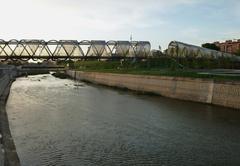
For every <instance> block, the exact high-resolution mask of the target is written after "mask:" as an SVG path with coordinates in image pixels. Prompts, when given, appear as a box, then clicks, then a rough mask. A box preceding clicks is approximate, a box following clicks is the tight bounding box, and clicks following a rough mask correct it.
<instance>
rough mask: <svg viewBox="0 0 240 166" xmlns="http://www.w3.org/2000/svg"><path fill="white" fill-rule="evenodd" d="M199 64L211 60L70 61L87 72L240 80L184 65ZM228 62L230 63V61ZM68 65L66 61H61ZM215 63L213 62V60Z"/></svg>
mask: <svg viewBox="0 0 240 166" xmlns="http://www.w3.org/2000/svg"><path fill="white" fill-rule="evenodd" d="M185 63H188V64H189V65H194V64H198V65H199V66H200V68H202V67H203V66H207V64H209V63H210V61H203V60H202V61H199V63H197V62H196V61H186V62H184V63H181V64H180V63H179V61H178V60H174V59H171V58H161V59H148V60H143V61H137V60H132V61H127V60H126V61H76V62H72V61H70V62H68V65H69V68H70V69H73V70H80V71H86V72H104V73H119V74H136V75H153V76H173V77H190V78H206V79H214V80H228V81H234V80H238V81H239V80H240V77H238V76H222V75H213V74H212V75H211V74H199V72H198V71H196V70H194V69H195V68H189V67H186V65H182V64H185ZM226 63H229V62H228V61H227V62H226ZM59 64H61V65H63V64H65V65H66V62H59ZM211 65H213V62H211ZM217 65H219V64H217ZM195 66H196V65H195Z"/></svg>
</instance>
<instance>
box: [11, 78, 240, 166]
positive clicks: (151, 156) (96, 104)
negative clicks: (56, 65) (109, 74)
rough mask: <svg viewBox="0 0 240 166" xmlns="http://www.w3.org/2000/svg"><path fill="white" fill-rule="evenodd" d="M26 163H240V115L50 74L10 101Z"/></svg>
mask: <svg viewBox="0 0 240 166" xmlns="http://www.w3.org/2000/svg"><path fill="white" fill-rule="evenodd" d="M7 111H8V115H9V121H10V128H11V132H12V135H13V137H14V140H15V143H16V147H17V152H18V154H19V157H20V160H21V163H22V165H24V166H29V165H34V166H35V165H36V166H38V165H39V166H42V165H239V164H240V161H239V155H240V144H239V140H240V113H239V112H237V111H234V110H231V109H226V108H222V107H215V106H210V105H204V104H199V103H190V102H182V101H178V100H171V99H167V98H162V97H156V96H146V95H136V94H134V93H132V92H124V91H117V90H113V89H110V88H106V87H101V86H92V85H88V84H85V83H81V82H74V81H72V80H60V79H57V78H54V77H52V76H51V75H38V76H31V77H28V78H19V79H17V81H16V82H15V83H14V84H13V86H12V89H11V94H10V96H9V100H8V103H7Z"/></svg>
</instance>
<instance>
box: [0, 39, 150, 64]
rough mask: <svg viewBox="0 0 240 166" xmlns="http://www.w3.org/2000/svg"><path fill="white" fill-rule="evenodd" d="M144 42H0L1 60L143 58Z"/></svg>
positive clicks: (146, 49) (146, 47)
mask: <svg viewBox="0 0 240 166" xmlns="http://www.w3.org/2000/svg"><path fill="white" fill-rule="evenodd" d="M150 50H151V44H150V42H148V41H107V42H106V41H104V40H83V41H80V42H79V41H77V40H59V41H58V40H49V41H44V40H19V41H18V40H16V39H13V40H9V41H5V40H0V59H1V60H9V59H10V60H23V61H28V60H30V59H32V60H38V59H46V60H49V59H51V60H57V59H64V60H67V59H88V58H89V59H90V58H101V59H104V58H106V59H108V58H134V57H137V58H146V57H148V56H150Z"/></svg>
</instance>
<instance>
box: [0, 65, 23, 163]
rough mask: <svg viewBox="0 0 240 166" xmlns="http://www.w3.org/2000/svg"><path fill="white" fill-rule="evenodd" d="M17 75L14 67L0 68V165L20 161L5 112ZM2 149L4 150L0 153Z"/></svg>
mask: <svg viewBox="0 0 240 166" xmlns="http://www.w3.org/2000/svg"><path fill="white" fill-rule="evenodd" d="M16 76H17V70H16V68H14V67H11V66H7V67H4V68H0V134H1V141H0V147H1V151H0V165H1V166H2V165H4V166H20V161H19V158H18V155H17V152H16V147H15V144H14V141H13V139H12V136H11V132H10V129H9V123H8V117H7V112H6V108H5V105H6V101H7V98H8V94H9V91H10V87H11V84H12V82H13V81H14V80H15V78H16ZM2 149H3V150H4V151H3V152H4V153H2Z"/></svg>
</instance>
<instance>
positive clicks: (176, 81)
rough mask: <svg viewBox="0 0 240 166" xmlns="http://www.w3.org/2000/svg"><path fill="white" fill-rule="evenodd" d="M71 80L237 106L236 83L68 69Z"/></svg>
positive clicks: (239, 99) (238, 86)
mask: <svg viewBox="0 0 240 166" xmlns="http://www.w3.org/2000/svg"><path fill="white" fill-rule="evenodd" d="M66 73H67V74H68V75H69V76H71V77H72V78H74V79H77V80H84V81H90V82H93V83H97V84H103V85H107V86H113V87H119V88H127V89H130V90H135V91H142V92H149V93H154V94H158V95H161V96H165V97H170V98H175V99H181V100H187V101H194V102H201V103H208V104H215V105H219V106H224V107H230V108H235V109H240V82H227V81H224V82H216V81H213V80H211V79H196V78H181V77H164V76H143V75H130V74H111V73H97V72H82V71H73V70H68V71H66Z"/></svg>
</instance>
